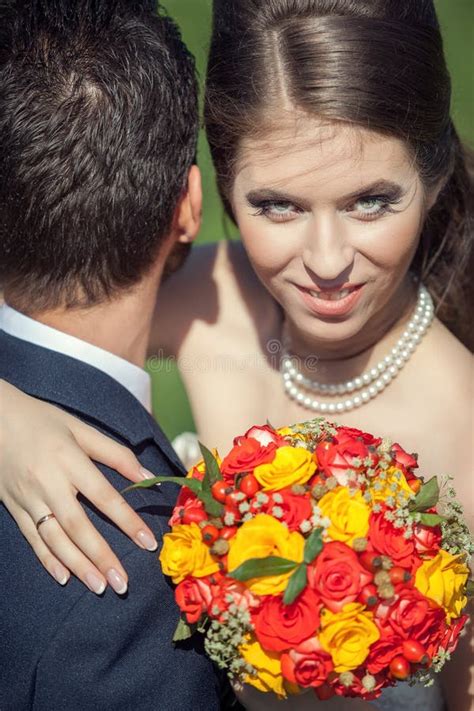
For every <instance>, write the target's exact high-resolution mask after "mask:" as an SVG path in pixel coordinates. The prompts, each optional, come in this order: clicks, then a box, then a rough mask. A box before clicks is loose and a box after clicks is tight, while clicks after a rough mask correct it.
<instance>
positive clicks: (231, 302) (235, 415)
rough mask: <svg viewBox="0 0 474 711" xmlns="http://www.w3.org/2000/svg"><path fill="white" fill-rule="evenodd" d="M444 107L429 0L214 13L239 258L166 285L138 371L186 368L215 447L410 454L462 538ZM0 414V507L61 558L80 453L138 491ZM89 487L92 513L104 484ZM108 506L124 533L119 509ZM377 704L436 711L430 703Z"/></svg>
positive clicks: (453, 691) (62, 433) (463, 460)
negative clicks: (246, 435)
mask: <svg viewBox="0 0 474 711" xmlns="http://www.w3.org/2000/svg"><path fill="white" fill-rule="evenodd" d="M449 104H450V81H449V76H448V74H447V70H446V66H445V61H444V57H443V51H442V42H441V37H440V33H439V29H438V24H437V20H436V14H435V10H434V6H433V3H432V2H431V1H430V0H423V1H421V0H416V1H415V0H412V1H409V2H403V3H400V2H394V1H393V0H377V1H375V2H374V1H373V0H372V1H371V2H368V1H365V0H360V1H358V2H357V3H355V2H353V1H352V0H301V1H300V2H295V1H294V0H269V1H268V2H261V1H259V0H215V2H214V28H213V36H212V42H211V49H210V57H209V66H208V77H207V89H206V103H205V120H206V127H207V133H208V138H209V143H210V147H211V152H212V155H213V159H214V164H215V167H216V172H217V180H218V185H219V190H220V193H221V196H222V199H223V202H224V205H225V207H226V210H227V212H228V214H229V215H230V216H231V217H232V219H234V220H235V222H236V223H237V225H238V227H239V230H240V234H241V240H242V243H241V244H238V243H224V242H221V243H219V245H217V246H216V245H206V246H204V247H199V248H196V249H195V250H194V251H193V253H192V254H191V256H190V257H189V258H188V260H187V262H186V264H185V266H184V268H182V269H181V270H180V271H178V272H177V273H176V274H174V275H173V276H172V277H170V278H169V279H168V281H167V282H166V284H165V285H164V286H163V288H162V290H161V292H160V295H159V300H158V304H157V309H156V318H155V322H154V325H153V338H152V342H151V344H150V356H153V354H155V353H157V352H158V351H160V352H161V353H165V355H168V356H173V357H176V358H177V359H178V363H179V365H180V367H181V372H182V376H183V379H184V381H185V384H186V388H187V392H188V395H189V398H190V401H191V405H192V409H193V413H194V417H195V421H196V423H197V429H198V432H199V438H200V439H201V440H203V441H204V442H206V443H207V444H208V445H212V446H214V445H217V446H218V447H219V448H221V450H222V451H225V450H226V448H228V447H229V446H230V444H231V441H232V438H233V437H234V436H235V435H236V434H238V433H239V432H243V431H245V430H246V429H247V428H248V427H249V426H251V425H252V424H255V423H263V422H265V421H266V420H267V419H268V420H269V421H270V422H271V423H272V424H273V425H275V426H280V425H284V424H288V423H292V422H297V421H301V420H305V419H309V418H311V417H313V416H315V415H324V416H328V417H330V418H332V419H335V420H337V421H338V422H339V423H341V424H345V425H349V426H356V427H360V428H362V429H365V430H368V431H372V432H374V433H376V434H377V435H385V436H388V437H390V438H392V439H394V440H397V441H400V442H401V443H402V444H403V446H404V447H405V448H407V449H408V450H410V451H411V450H416V451H417V452H418V454H419V462H420V469H421V472H422V473H423V472H426V474H441V475H443V474H452V475H453V476H454V486H455V488H456V490H457V493H458V497H459V499H460V500H462V501H465V502H466V507H470V508H469V509H468V510H467V511H466V513H467V515H468V517H469V518H470V521H471V523H472V514H473V511H472V450H471V437H472V431H471V430H472V409H471V408H472V389H471V383H472V381H471V375H472V360H471V356H470V354H469V351H468V350H467V349H466V348H465V347H464V345H463V344H462V343H461V342H460V340H458V339H457V338H456V337H455V335H453V333H452V330H454V331H456V329H457V331H456V332H459V333H461V330H460V329H462V328H463V326H465V325H466V324H464V323H463V319H467V315H466V314H467V312H466V311H464V312H463V311H462V309H463V301H462V298H463V290H462V285H463V279H464V277H465V272H466V269H465V267H466V262H467V257H468V253H469V248H470V245H471V242H472V222H470V220H471V219H472V202H470V200H472V197H471V196H472V192H471V189H470V182H469V176H468V171H467V167H466V155H465V152H464V151H463V148H462V146H461V144H460V141H459V138H458V136H457V134H456V131H455V128H454V126H453V123H452V121H451V119H450V116H449ZM463 314H464V315H463ZM453 316H454V320H453ZM457 319H459V321H460V323H459V322H458V323H457V324H456V320H457ZM447 326H449V327H450V328H451V331H450V330H448V328H447ZM2 397H3V398H4V411H8V410H10V411H12V410H13V408H15V411H16V412H17V415H18V416H17V417H15V418H14V421H13V422H12V421H11V419H8V420H6V418H4V419H3V420H2V425H1V435H2V440H3V442H4V446H3V449H4V454H3V461H4V465H3V466H2V469H1V471H0V477H1V478H2V481H1V483H0V495H1V498H2V500H3V502H4V504H5V506H6V507H7V508H8V509H9V511H10V512H11V513H12V515H13V516H14V518H15V519H16V520H17V521H18V522H19V523H20V521H21V519H22V517H24V516H26V515H29V512H31V511H32V510H33V508H34V509H36V510H38V506H39V505H40V504H41V506H42V508H43V509H44V508H45V507H47V509H48V510H50V511H51V512H52V513H54V514H55V515H56V516H57V519H58V520H59V521H61V519H63V520H64V514H65V512H67V513H68V515H67V519H68V521H69V522H70V523H69V526H68V527H66V533H67V534H68V535H69V540H70V545H71V546H72V545H73V542H74V541H77V540H78V539H79V538H80V526H79V528H78V527H77V526H76V525H74V521H75V520H77V521H78V520H79V519H78V518H77V517H78V514H77V510H78V508H79V504H78V502H77V501H76V498H75V497H76V495H77V493H78V492H80V491H81V485H80V483H79V481H80V478H81V477H82V478H83V476H84V474H83V472H81V469H83V463H84V459H83V458H84V454H83V453H84V452H85V453H87V454H88V455H89V456H90V457H91V458H93V459H95V460H97V461H101V462H103V463H105V464H108V465H110V466H113V467H114V468H117V470H118V471H119V472H120V473H122V474H123V475H124V476H126V477H128V478H130V479H132V480H138V478H139V471H138V463H137V462H136V460H135V458H134V457H133V455H131V454H130V453H128V454H127V453H124V452H123V451H122V448H121V447H120V446H119V445H117V444H116V443H114V442H112V441H111V440H108V439H106V438H105V437H104V436H103V435H100V434H99V433H97V432H95V431H94V430H92V429H90V428H88V427H87V426H85V425H84V424H81V423H79V422H77V421H76V420H74V418H72V417H71V416H69V415H67V414H65V413H63V412H61V411H59V410H56V409H55V408H53V407H52V406H49V405H47V404H45V403H42V402H37V401H35V400H33V399H31V398H28V397H27V396H26V395H23V394H21V393H19V392H18V391H16V390H15V389H14V388H12V387H11V386H8V385H7V384H2ZM32 431H35V432H36V440H35V446H34V447H32V446H31V440H30V436H29V435H28V445H29V446H28V447H26V446H25V444H24V441H25V440H24V438H25V432H29V433H31V432H32ZM55 452H61V456H59V455H58V454H55ZM65 458H66V459H67V461H68V465H67V469H66V468H65V467H64V466H63V465H61V461H64V459H65ZM52 472H59V473H60V474H58V475H53V474H52ZM12 473H13V476H12ZM56 476H62V477H67V478H68V480H69V491H70V497H69V499H64V498H62V499H61V500H58V497H57V495H56V494H55V488H56V486H55V482H56V481H57V479H56V478H55V477H56ZM86 476H87V477H91V478H92V479H93V480H94V484H95V490H96V491H97V492H98V499H99V500H100V491H101V486H102V481H101V475H100V473H99V472H98V471H97V470H95V469H90V468H89V469H88V473H87V474H86ZM99 508H101V507H100V506H99ZM103 508H104V509H105V510H106V513H107V515H108V516H109V517H111V518H112V519H113V520H115V521H116V522H117V523H118V524H119V525H120V526H121V527H122V528H123V530H124V531H125V532H126V533H128V534H129V535H131V536H132V537H133V533H134V529H135V519H134V518H132V512H131V511H130V510H128V507H127V506H126V505H124V506H122V508H121V510H120V511H118V510H117V511H110V510H109V509H108V508H107V507H106V505H105V504H104V506H103ZM51 524H52V525H53V526H59V525H60V524H59V523H58V521H52V522H51ZM41 528H42V529H44V526H43V527H41ZM40 532H41V529H40ZM53 538H54V536H51V535H50V536H49V539H48V540H49V541H51V543H50V546H49V548H47V547H46V545H45V544H44V542H43V541H42V539H41V537H40V535H39V534H38V535H35V536H33V535H32V536H31V540H30V543H31V545H32V546H33V548H34V549H35V551H36V553H37V555H38V557H39V558H40V560H41V562H42V563H43V565H44V566H45V567H46V568H47V569H48V570H52V566H53V565H57V564H60V561H61V560H62V559H63V558H64V557H65V551H64V549H61V548H60V547H59V546H56V545H55V543H54V540H52V539H53ZM97 545H98V548H100V549H101V551H102V552H104V548H103V546H102V541H101V539H100V537H99V536H98V534H97ZM101 561H102V562H101V564H100V565H99V564H98V562H97V564H98V568H95V562H96V561H86V560H85V559H84V560H83V561H82V563H81V565H80V566H78V567H79V569H80V571H81V573H80V577H81V578H83V577H84V575H85V573H86V572H87V571H88V570H91V569H92V570H94V571H95V572H96V573H97V574H99V575H102V573H101V569H102V568H103V569H104V570H106V569H108V568H109V567H112V566H113V562H111V561H113V553H112V551H110V549H106V555H102V556H101ZM66 572H67V571H65V575H66ZM73 572H77V571H73ZM102 577H103V576H102ZM467 642H468V640H467V639H465V640H464V644H467ZM468 664H469V655H468V651H467V647H466V651H465V653H464V654H463V653H462V652H461V651H458V653H457V655H456V681H450V679H449V675H450V674H451V675H452V671H453V670H452V668H451V669H449V668H448V670H447V672H446V683H445V684H444V694H445V698H446V701H447V704H448V708H449V711H464V710H465V711H467V709H469V708H470V701H469V699H472V696H470V695H469V690H468V686H469V670H468ZM471 693H472V692H471ZM377 703H378V707H379V708H381V709H389V708H390V709H397V708H402V705H404V704H411V707H412V708H419V709H424V710H425V709H426V710H427V709H432V710H433V711H438V710H441V709H442V708H443V699H442V695H441V691H440V689H439V688H438V687H434V688H431V689H425V688H421V689H420V688H416V687H415V688H410V687H406V688H404V687H403V688H402V687H397V688H396V689H393V690H388V692H386V693H385V694H384V695H383V696H382V699H381V700H380V701H379V702H377Z"/></svg>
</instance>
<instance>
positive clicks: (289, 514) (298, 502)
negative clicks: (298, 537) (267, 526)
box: [258, 488, 313, 533]
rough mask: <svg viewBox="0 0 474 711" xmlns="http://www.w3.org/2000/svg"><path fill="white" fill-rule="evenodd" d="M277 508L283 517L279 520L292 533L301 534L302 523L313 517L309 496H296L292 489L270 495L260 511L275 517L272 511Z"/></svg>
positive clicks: (279, 517)
mask: <svg viewBox="0 0 474 711" xmlns="http://www.w3.org/2000/svg"><path fill="white" fill-rule="evenodd" d="M275 507H276V508H277V509H280V510H281V512H282V515H281V516H278V517H277V518H278V519H279V520H280V521H283V522H284V523H286V525H287V526H288V528H289V529H290V531H300V533H301V530H300V524H301V522H302V521H307V520H308V519H310V518H311V516H312V515H313V507H312V506H311V501H310V498H309V496H306V495H299V494H294V493H293V492H292V490H291V488H286V489H281V490H280V491H278V492H277V493H276V494H273V495H271V494H269V496H268V502H267V503H266V504H264V505H263V506H261V507H260V508H259V509H258V510H259V511H260V512H261V513H268V514H270V515H273V514H272V511H273V509H274V508H275Z"/></svg>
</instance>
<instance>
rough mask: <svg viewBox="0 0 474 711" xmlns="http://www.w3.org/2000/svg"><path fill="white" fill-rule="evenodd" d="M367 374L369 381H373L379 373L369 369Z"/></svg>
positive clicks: (375, 369)
mask: <svg viewBox="0 0 474 711" xmlns="http://www.w3.org/2000/svg"><path fill="white" fill-rule="evenodd" d="M369 374H370V378H371V380H375V378H376V377H377V376H378V374H379V371H378V370H377V368H371V369H370V370H369Z"/></svg>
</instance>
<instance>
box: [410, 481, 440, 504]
mask: <svg viewBox="0 0 474 711" xmlns="http://www.w3.org/2000/svg"><path fill="white" fill-rule="evenodd" d="M438 500H439V484H438V479H437V478H436V477H435V476H434V477H432V478H431V479H430V480H429V481H427V482H426V484H423V486H422V487H421V489H420V491H419V492H418V493H417V495H416V496H415V498H414V499H412V500H411V501H410V503H409V504H408V508H409V509H410V511H426V509H430V508H432V507H433V506H436V504H437V503H438Z"/></svg>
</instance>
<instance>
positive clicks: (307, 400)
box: [304, 397, 311, 407]
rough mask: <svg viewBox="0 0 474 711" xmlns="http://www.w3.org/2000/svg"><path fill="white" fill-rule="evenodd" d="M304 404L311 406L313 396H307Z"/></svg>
mask: <svg viewBox="0 0 474 711" xmlns="http://www.w3.org/2000/svg"><path fill="white" fill-rule="evenodd" d="M304 406H305V407H311V398H310V397H305V399H304Z"/></svg>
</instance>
